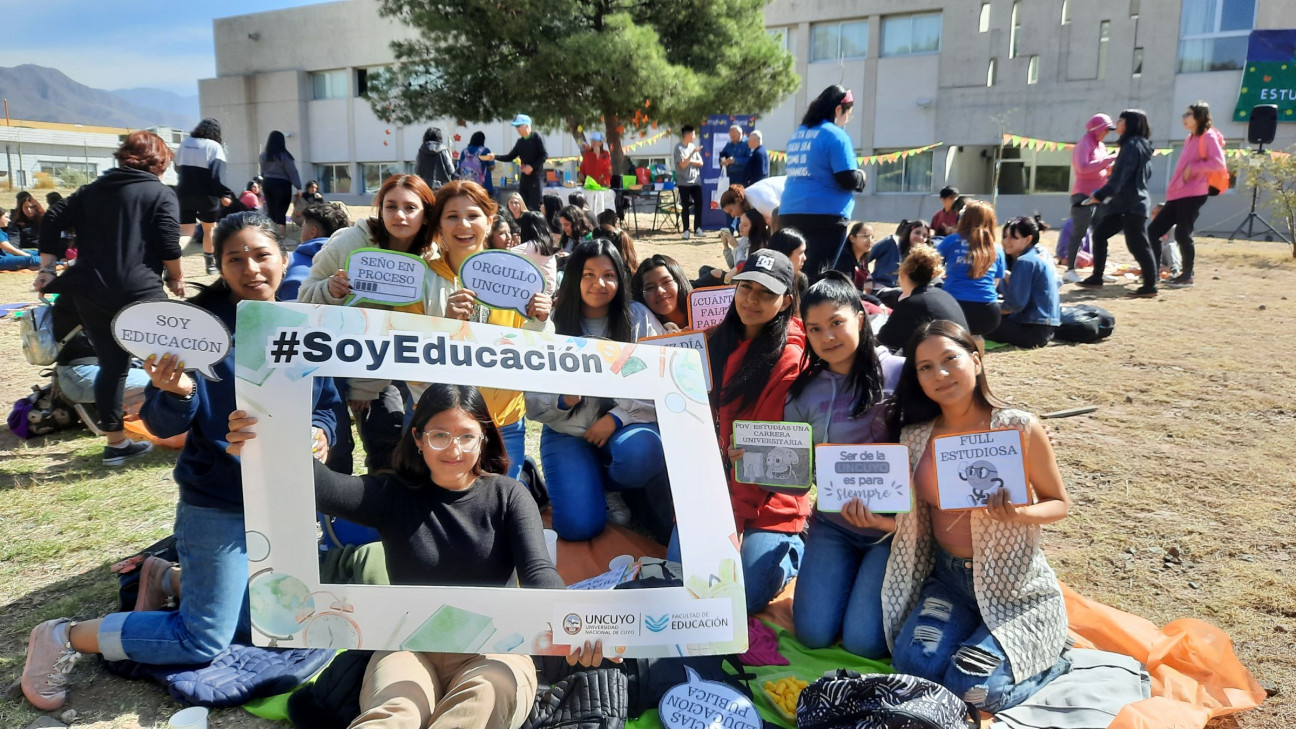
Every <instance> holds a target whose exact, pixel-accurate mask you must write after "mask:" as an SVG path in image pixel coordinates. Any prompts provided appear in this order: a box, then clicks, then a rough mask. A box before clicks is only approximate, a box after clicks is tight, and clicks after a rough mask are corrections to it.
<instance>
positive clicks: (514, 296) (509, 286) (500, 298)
mask: <svg viewBox="0 0 1296 729" xmlns="http://www.w3.org/2000/svg"><path fill="white" fill-rule="evenodd" d="M459 280H460V281H461V282H462V283H463V287H464V288H466V289H468V290H469V291H472V292H473V293H475V294H477V300H478V301H480V302H482V303H483V304H485V305H487V306H489V307H490V308H492V309H508V310H510V311H516V312H517V313H519V314H521V315H522V316H526V315H527V306H528V305H529V304H530V303H531V297H532V296H535V295H536V294H537V293H539V292H541V291H544V290H545V278H544V271H541V270H540V267H539V266H537V265H535V264H534V263H532V262H531V259H529V258H527V257H525V256H521V255H518V254H517V253H513V252H512V251H501V250H490V251H482V252H481V253H474V254H472V255H471V256H468V258H466V259H464V262H463V265H462V266H460V267H459Z"/></svg>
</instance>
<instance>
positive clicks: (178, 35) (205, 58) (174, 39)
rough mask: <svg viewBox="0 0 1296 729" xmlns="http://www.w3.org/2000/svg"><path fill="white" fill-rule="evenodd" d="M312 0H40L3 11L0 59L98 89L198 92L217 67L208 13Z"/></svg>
mask: <svg viewBox="0 0 1296 729" xmlns="http://www.w3.org/2000/svg"><path fill="white" fill-rule="evenodd" d="M316 2H318V0H255V1H254V0H223V1H222V2H204V1H203V0H41V2H39V3H35V4H29V5H27V10H26V11H23V12H10V13H5V17H4V42H3V43H0V66H17V65H20V64H23V63H34V64H37V65H40V66H49V67H52V68H57V69H58V70H60V71H62V72H63V73H65V74H67V75H68V76H70V77H71V78H72V79H73V80H74V81H78V82H80V83H83V84H86V85H87V86H93V87H95V88H101V89H122V88H134V87H140V86H149V87H153V88H159V89H166V90H167V91H174V92H175V93H178V94H182V95H185V96H191V95H197V94H198V79H200V78H211V77H212V76H215V75H216V59H215V56H214V55H213V53H214V52H213V46H212V19H214V18H223V17H228V16H231V15H243V14H246V13H256V12H263V11H266V10H278V9H280V8H290V7H296V6H298V5H312V4H315V3H316ZM321 40H323V39H321Z"/></svg>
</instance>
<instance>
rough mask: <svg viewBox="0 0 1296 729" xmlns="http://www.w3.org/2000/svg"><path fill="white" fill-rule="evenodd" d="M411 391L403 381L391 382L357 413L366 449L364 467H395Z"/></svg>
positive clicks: (371, 470)
mask: <svg viewBox="0 0 1296 729" xmlns="http://www.w3.org/2000/svg"><path fill="white" fill-rule="evenodd" d="M408 392H409V390H408V388H407V387H406V385H405V383H404V382H392V383H391V384H390V385H388V386H387V387H385V388H383V391H382V392H381V393H379V395H378V397H376V398H374V400H373V401H372V402H370V403H369V408H368V409H367V410H365V411H364V412H363V413H358V414H357V415H356V427H357V429H358V430H359V431H360V442H361V443H363V444H364V449H365V468H367V469H368V470H369V473H374V472H375V471H384V470H388V469H390V468H391V467H392V454H393V453H395V452H396V444H397V443H399V442H400V439H401V432H402V431H403V430H404V425H405V395H406V393H408Z"/></svg>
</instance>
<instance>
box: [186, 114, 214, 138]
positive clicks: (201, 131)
mask: <svg viewBox="0 0 1296 729" xmlns="http://www.w3.org/2000/svg"><path fill="white" fill-rule="evenodd" d="M189 136H191V137H193V138H195V139H210V140H212V141H213V142H215V143H217V144H221V143H222V142H221V129H220V122H218V121H216V120H215V119H213V118H211V117H207V118H206V119H203V120H202V121H200V122H198V126H196V127H194V128H193V131H192V132H189Z"/></svg>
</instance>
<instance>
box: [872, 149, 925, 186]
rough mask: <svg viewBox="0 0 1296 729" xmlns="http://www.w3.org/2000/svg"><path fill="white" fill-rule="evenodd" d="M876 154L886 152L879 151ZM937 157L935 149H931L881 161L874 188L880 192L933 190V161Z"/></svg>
mask: <svg viewBox="0 0 1296 729" xmlns="http://www.w3.org/2000/svg"><path fill="white" fill-rule="evenodd" d="M874 154H886V152H884V151H878V152H875V153H874ZM935 159H936V154H935V151H934V150H930V149H929V150H927V151H926V152H923V153H921V154H912V155H909V156H908V157H906V158H904V159H900V160H896V161H895V162H879V163H878V165H877V175H876V183H875V187H874V188H873V189H875V190H877V191H878V192H921V193H926V192H931V179H932V163H933V162H934V161H935Z"/></svg>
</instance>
